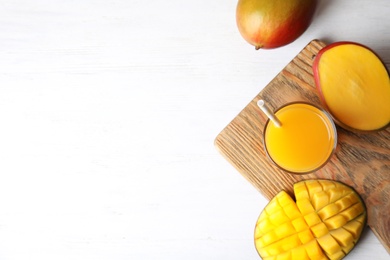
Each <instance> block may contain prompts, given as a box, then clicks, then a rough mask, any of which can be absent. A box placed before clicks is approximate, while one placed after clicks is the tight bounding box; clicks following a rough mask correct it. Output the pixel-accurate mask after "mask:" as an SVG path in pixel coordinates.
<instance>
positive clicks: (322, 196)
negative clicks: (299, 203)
mask: <svg viewBox="0 0 390 260" xmlns="http://www.w3.org/2000/svg"><path fill="white" fill-rule="evenodd" d="M311 201H312V202H313V206H314V208H315V209H316V210H320V209H322V208H323V207H325V206H326V205H328V204H329V196H328V194H327V193H326V192H325V191H319V192H317V193H315V194H314V195H313V198H312V200H311Z"/></svg>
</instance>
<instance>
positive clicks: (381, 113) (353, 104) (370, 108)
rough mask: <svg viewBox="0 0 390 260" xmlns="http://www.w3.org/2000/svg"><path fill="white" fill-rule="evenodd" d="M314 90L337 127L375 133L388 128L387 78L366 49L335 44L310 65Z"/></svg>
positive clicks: (389, 79)
mask: <svg viewBox="0 0 390 260" xmlns="http://www.w3.org/2000/svg"><path fill="white" fill-rule="evenodd" d="M313 73H314V79H315V84H316V87H317V89H318V91H319V94H320V98H321V100H322V103H323V104H324V106H325V107H326V108H327V109H328V111H329V112H330V113H331V114H332V116H333V118H334V119H335V121H336V123H337V124H339V125H340V126H342V127H344V128H346V129H348V130H355V131H359V132H362V131H377V130H381V129H384V128H386V127H387V126H389V125H390V77H389V73H388V71H387V68H386V66H385V65H384V63H383V62H382V60H381V59H380V57H379V56H378V55H377V54H375V53H374V52H373V51H372V50H371V49H369V48H368V47H367V46H364V45H361V44H359V43H354V42H335V43H332V44H330V45H328V46H326V47H325V48H323V49H321V50H320V51H319V53H318V54H317V56H316V58H315V60H314V61H313Z"/></svg>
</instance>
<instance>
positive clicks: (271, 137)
mask: <svg viewBox="0 0 390 260" xmlns="http://www.w3.org/2000/svg"><path fill="white" fill-rule="evenodd" d="M275 115H276V117H277V118H278V119H279V120H280V121H281V123H282V126H281V127H278V126H276V125H275V124H274V123H273V122H272V121H270V120H268V122H267V124H266V126H265V131H264V144H265V148H266V151H267V154H268V156H269V157H270V158H271V160H272V161H273V162H274V163H275V164H276V165H278V166H279V167H280V168H282V169H283V170H286V171H288V172H293V173H308V172H312V171H315V170H317V169H319V168H320V167H322V166H323V165H324V164H325V163H326V162H327V161H328V159H329V157H330V156H331V155H332V153H333V151H334V149H335V147H336V143H337V132H336V128H335V125H334V123H333V121H332V119H331V117H330V116H329V115H328V113H326V112H325V111H324V110H322V109H320V108H317V107H316V106H313V105H310V104H308V103H303V102H300V103H291V104H288V105H286V106H283V107H282V108H280V109H279V110H278V111H276V113H275Z"/></svg>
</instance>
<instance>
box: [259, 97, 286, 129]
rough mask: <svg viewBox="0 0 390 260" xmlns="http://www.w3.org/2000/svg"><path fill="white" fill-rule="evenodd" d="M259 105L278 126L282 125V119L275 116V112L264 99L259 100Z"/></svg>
mask: <svg viewBox="0 0 390 260" xmlns="http://www.w3.org/2000/svg"><path fill="white" fill-rule="evenodd" d="M257 105H258V106H259V107H260V109H261V111H263V112H264V114H266V115H267V117H268V118H269V119H270V120H271V121H272V122H273V123H274V124H275V125H276V126H277V127H281V126H282V123H281V122H280V120H279V119H278V118H277V117H276V116H275V114H274V113H273V112H272V111H271V110H270V109H269V108H268V107H267V106H266V104H265V102H264V100H262V99H261V100H259V101H257Z"/></svg>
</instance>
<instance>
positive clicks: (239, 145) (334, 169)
mask: <svg viewBox="0 0 390 260" xmlns="http://www.w3.org/2000/svg"><path fill="white" fill-rule="evenodd" d="M324 46H325V43H323V42H321V41H318V40H313V41H311V42H310V43H309V44H308V45H307V46H306V47H305V48H304V49H303V50H302V51H301V52H300V53H299V54H298V55H297V56H296V57H295V58H294V59H293V60H292V61H291V62H290V63H289V64H288V65H287V66H286V67H285V68H284V69H283V70H282V71H281V72H280V73H279V74H278V75H277V76H276V77H275V78H274V79H273V80H272V81H271V82H270V83H269V84H268V85H267V86H266V87H265V88H264V89H263V90H262V91H261V92H260V93H259V94H258V95H257V96H256V97H255V98H254V99H253V100H252V101H251V102H250V103H249V104H248V105H247V106H246V107H245V108H244V109H243V110H242V111H241V112H240V113H239V114H238V115H237V117H235V118H234V119H233V120H232V121H231V122H230V123H229V124H228V125H227V126H226V127H225V128H224V129H223V130H222V131H221V133H220V134H219V135H218V136H217V137H216V139H215V146H216V147H217V149H218V150H219V151H220V153H221V154H222V155H223V156H224V157H225V158H226V159H227V160H228V161H229V162H230V163H231V164H232V165H233V166H234V167H235V168H236V169H237V170H238V171H239V172H240V173H241V174H242V175H243V176H244V177H245V178H246V179H247V180H248V181H249V182H250V183H252V184H253V185H254V186H255V187H256V188H257V189H258V190H259V191H260V192H261V193H262V194H263V195H264V196H265V197H266V198H268V199H271V198H272V197H273V196H274V195H275V194H277V193H278V192H279V191H280V190H286V191H287V192H289V193H290V194H291V195H292V186H293V184H294V183H295V182H297V181H300V180H304V179H317V178H320V179H331V180H337V181H341V182H343V183H345V184H348V185H350V186H351V187H353V188H355V190H356V191H357V192H358V193H359V194H360V195H361V196H362V198H363V200H364V202H365V204H366V207H367V211H368V225H369V226H370V228H371V229H372V231H373V232H374V233H375V235H376V236H377V237H378V239H379V240H380V241H381V242H382V244H383V245H384V246H385V248H386V250H387V251H388V252H389V253H390V127H388V128H387V129H385V130H382V131H379V132H377V133H364V134H357V133H352V132H349V131H347V130H344V129H342V128H340V127H337V133H338V145H337V148H336V151H335V153H334V155H333V156H332V158H331V160H330V161H329V163H328V164H326V165H325V166H324V167H323V168H322V169H320V170H318V171H316V172H314V173H310V174H306V175H292V174H289V173H286V172H284V171H282V170H280V169H278V168H277V167H276V166H274V165H273V164H272V163H271V162H270V161H269V159H268V158H267V157H266V154H265V151H264V147H263V138H262V135H263V128H264V124H265V122H266V121H267V118H266V116H265V115H264V114H263V113H262V112H261V111H260V110H259V109H258V107H257V105H256V102H257V101H258V100H259V99H264V100H265V101H266V102H267V103H268V105H269V106H270V108H271V109H276V108H278V107H279V106H281V105H283V104H285V103H287V102H291V101H298V100H303V101H309V102H312V103H314V104H317V105H321V103H320V99H319V96H318V93H317V90H316V88H315V83H314V78H313V72H312V62H313V58H314V57H315V55H316V54H317V53H318V51H319V50H320V49H322V48H323V47H324Z"/></svg>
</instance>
